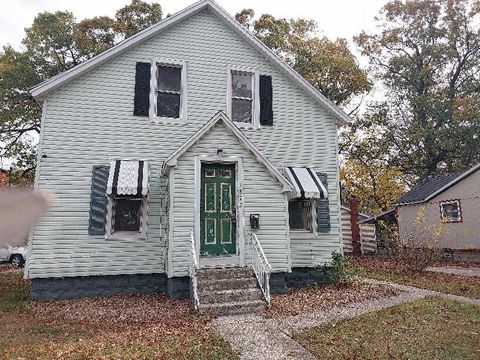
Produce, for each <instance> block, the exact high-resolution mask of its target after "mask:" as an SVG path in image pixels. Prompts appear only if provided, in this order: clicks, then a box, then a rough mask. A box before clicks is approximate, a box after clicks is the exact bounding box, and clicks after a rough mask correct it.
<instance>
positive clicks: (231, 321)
mask: <svg viewBox="0 0 480 360" xmlns="http://www.w3.org/2000/svg"><path fill="white" fill-rule="evenodd" d="M363 281H366V282H369V283H377V284H388V285H390V286H393V287H396V288H398V289H400V290H402V291H403V292H402V293H401V294H400V295H398V296H393V297H387V298H380V299H377V300H374V301H371V300H369V301H366V302H361V303H355V304H349V305H347V306H342V307H335V308H333V309H330V310H328V311H318V312H315V311H313V312H311V313H306V314H301V315H297V316H288V317H284V318H265V317H263V316H261V315H238V316H225V317H219V318H216V319H215V320H214V325H215V327H216V328H217V330H218V331H219V332H220V333H221V334H222V335H223V336H224V338H225V339H227V340H228V341H229V342H230V343H231V345H232V347H233V348H234V349H235V350H236V351H238V352H239V353H240V356H241V359H244V360H250V359H252V360H253V359H256V360H267V359H268V360H270V359H271V360H273V359H306V360H310V359H315V357H314V356H313V355H312V354H311V353H309V352H308V351H307V350H306V349H305V348H304V347H303V346H302V345H301V344H299V343H298V342H296V341H295V340H294V339H293V336H294V335H295V334H296V333H299V332H302V331H305V330H307V329H309V328H311V327H314V326H319V325H324V324H327V323H329V322H332V321H340V320H344V319H348V318H353V317H356V316H359V315H362V314H366V313H368V312H371V311H377V310H381V309H384V308H387V307H391V306H394V305H398V304H401V303H404V302H409V301H414V300H418V299H421V298H424V297H426V296H441V297H444V298H448V299H450V300H455V301H462V302H467V303H472V304H476V305H480V300H478V299H470V298H466V297H463V296H456V295H450V294H445V293H440V292H436V291H431V290H424V289H419V288H416V287H413V286H406V285H399V284H393V283H389V282H386V281H379V280H373V279H363Z"/></svg>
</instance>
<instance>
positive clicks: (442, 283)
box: [352, 257, 480, 299]
mask: <svg viewBox="0 0 480 360" xmlns="http://www.w3.org/2000/svg"><path fill="white" fill-rule="evenodd" d="M352 263H353V264H354V265H356V266H358V267H360V268H361V275H363V276H366V277H370V278H374V279H379V280H388V281H392V282H395V283H399V284H405V285H411V286H416V287H420V288H423V289H430V290H435V291H441V292H445V293H449V294H454V295H460V296H466V297H470V298H474V299H480V279H479V278H478V277H476V278H475V277H468V276H459V275H451V274H443V273H434V272H429V271H423V272H414V271H411V270H410V269H409V267H408V266H407V265H406V264H404V263H402V262H401V261H399V260H393V259H387V260H383V259H379V258H373V257H372V258H370V257H365V258H353V259H352Z"/></svg>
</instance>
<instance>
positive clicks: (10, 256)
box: [0, 246, 27, 267]
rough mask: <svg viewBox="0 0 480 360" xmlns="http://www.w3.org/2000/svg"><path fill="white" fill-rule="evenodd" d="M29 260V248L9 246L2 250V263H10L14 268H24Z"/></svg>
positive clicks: (0, 258)
mask: <svg viewBox="0 0 480 360" xmlns="http://www.w3.org/2000/svg"><path fill="white" fill-rule="evenodd" d="M26 258H27V247H26V246H19V247H12V246H7V248H6V249H0V262H9V263H11V264H12V266H14V267H22V266H23V265H24V264H25V260H26Z"/></svg>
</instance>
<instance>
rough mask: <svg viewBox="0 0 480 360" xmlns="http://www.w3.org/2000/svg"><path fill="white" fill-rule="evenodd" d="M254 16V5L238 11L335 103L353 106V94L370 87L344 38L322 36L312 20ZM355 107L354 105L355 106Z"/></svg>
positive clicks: (245, 22) (239, 18) (240, 17)
mask: <svg viewBox="0 0 480 360" xmlns="http://www.w3.org/2000/svg"><path fill="white" fill-rule="evenodd" d="M254 17H255V12H254V11H253V10H252V9H244V10H242V11H241V12H240V13H238V14H236V15H235V18H236V19H237V21H239V22H240V23H241V24H242V25H244V26H245V27H246V28H247V29H249V30H250V31H252V32H253V34H254V35H255V36H256V37H257V38H259V39H260V40H261V41H262V42H263V43H264V44H265V45H267V46H268V47H269V48H270V49H271V50H272V51H273V52H275V53H276V54H277V55H279V56H280V57H282V58H283V59H284V60H285V61H286V63H287V64H289V65H290V66H291V67H293V68H294V69H295V70H296V71H297V72H298V73H299V74H300V75H302V76H303V77H304V78H305V79H306V80H307V81H309V82H310V83H311V84H312V85H313V86H314V87H315V88H317V89H318V90H320V91H321V92H322V93H323V94H324V95H325V96H326V97H327V98H328V99H330V100H332V101H333V102H334V103H335V104H337V105H341V106H344V107H352V106H351V105H352V104H351V103H352V100H353V99H354V98H357V97H359V96H362V95H364V94H366V93H367V92H368V91H369V90H370V89H371V83H370V81H369V79H368V77H367V72H366V70H364V69H361V68H360V66H359V65H358V63H357V60H356V59H355V57H354V56H353V54H352V53H351V52H350V50H349V48H348V44H347V41H346V40H345V39H337V40H336V41H330V40H329V39H327V38H326V37H321V36H319V34H318V29H317V24H316V23H315V21H313V20H307V19H277V18H275V17H274V16H272V15H269V14H264V15H262V16H260V17H259V18H258V19H254ZM357 105H358V104H357ZM356 107H357V106H353V108H354V110H356Z"/></svg>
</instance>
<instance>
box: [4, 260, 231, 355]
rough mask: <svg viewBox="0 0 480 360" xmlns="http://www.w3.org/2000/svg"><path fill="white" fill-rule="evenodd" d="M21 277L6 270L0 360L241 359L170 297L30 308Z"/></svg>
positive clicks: (199, 318) (93, 300) (43, 304)
mask: <svg viewBox="0 0 480 360" xmlns="http://www.w3.org/2000/svg"><path fill="white" fill-rule="evenodd" d="M28 297H29V282H28V281H27V280H23V279H22V275H21V273H20V272H18V271H15V272H12V271H5V267H3V268H2V269H0V358H1V359H20V358H21V359H92V358H95V359H120V358H121V359H141V358H148V359H152V358H155V359H237V358H238V356H237V354H235V353H234V351H233V350H232V349H231V347H230V345H229V344H228V343H227V342H226V341H225V340H223V339H222V338H221V337H220V335H219V334H218V333H217V332H216V331H215V330H214V329H213V328H212V326H211V325H210V321H209V319H208V318H206V317H202V316H197V315H195V314H194V313H193V311H192V310H191V305H190V303H189V301H187V300H182V301H174V300H171V299H169V298H167V297H166V296H165V295H158V294H157V295H122V296H111V297H103V298H90V299H75V300H61V301H48V302H30V301H29V300H28Z"/></svg>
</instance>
